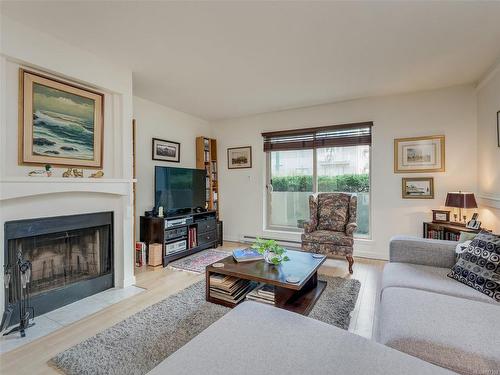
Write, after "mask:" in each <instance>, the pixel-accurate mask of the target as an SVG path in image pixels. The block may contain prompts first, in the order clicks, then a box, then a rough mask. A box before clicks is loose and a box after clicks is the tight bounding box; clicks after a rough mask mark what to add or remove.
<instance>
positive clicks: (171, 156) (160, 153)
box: [153, 138, 181, 163]
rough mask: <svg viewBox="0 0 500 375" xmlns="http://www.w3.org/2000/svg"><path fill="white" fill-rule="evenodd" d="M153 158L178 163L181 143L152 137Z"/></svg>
mask: <svg viewBox="0 0 500 375" xmlns="http://www.w3.org/2000/svg"><path fill="white" fill-rule="evenodd" d="M153 160H160V161H170V162H173V163H179V162H180V161H181V144H180V143H178V142H172V141H165V140H164V139H158V138H153Z"/></svg>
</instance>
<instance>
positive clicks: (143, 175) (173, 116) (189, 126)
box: [133, 96, 212, 238]
mask: <svg viewBox="0 0 500 375" xmlns="http://www.w3.org/2000/svg"><path fill="white" fill-rule="evenodd" d="M133 102H134V118H135V120H136V129H137V132H136V134H137V135H136V155H137V156H136V177H137V185H136V189H137V190H136V191H137V195H136V207H137V211H136V218H137V227H136V235H137V238H139V216H140V215H144V211H145V210H150V209H151V208H152V207H153V205H154V167H155V165H159V166H169V167H183V168H196V137H198V136H202V135H203V136H208V137H210V136H211V134H212V131H211V128H210V126H209V124H208V122H207V121H205V120H202V119H200V118H198V117H195V116H191V115H188V114H186V113H183V112H179V111H176V110H173V109H170V108H167V107H165V106H162V105H160V104H156V103H153V102H150V101H148V100H145V99H142V98H139V97H137V96H134V100H133ZM152 138H160V139H165V140H168V141H175V142H179V143H180V144H181V155H180V156H181V157H180V163H171V162H163V161H158V160H152V158H151V152H152V149H151V147H152V145H151V143H152Z"/></svg>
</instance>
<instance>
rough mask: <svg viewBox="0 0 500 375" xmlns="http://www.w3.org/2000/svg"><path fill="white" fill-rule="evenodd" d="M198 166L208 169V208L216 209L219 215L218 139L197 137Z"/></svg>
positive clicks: (206, 187)
mask: <svg viewBox="0 0 500 375" xmlns="http://www.w3.org/2000/svg"><path fill="white" fill-rule="evenodd" d="M196 168H198V169H204V170H205V171H206V186H205V189H206V197H205V198H206V208H207V209H208V210H213V211H216V213H217V218H218V217H219V170H218V168H219V163H218V162H217V140H215V139H212V138H207V137H197V138H196Z"/></svg>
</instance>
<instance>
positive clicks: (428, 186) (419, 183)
mask: <svg viewBox="0 0 500 375" xmlns="http://www.w3.org/2000/svg"><path fill="white" fill-rule="evenodd" d="M402 197H403V198H404V199H434V178H432V177H408V178H403V184H402Z"/></svg>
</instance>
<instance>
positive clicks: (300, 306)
mask: <svg viewBox="0 0 500 375" xmlns="http://www.w3.org/2000/svg"><path fill="white" fill-rule="evenodd" d="M325 288H326V282H325V281H321V280H317V281H316V285H315V286H314V287H312V288H310V289H307V288H305V289H306V290H303V289H302V290H298V291H294V292H293V293H290V289H284V288H279V287H276V295H277V296H278V295H279V294H280V291H282V292H283V294H282V295H283V297H282V300H281V301H280V300H279V297H277V299H278V300H277V301H276V303H275V304H274V306H275V307H279V308H281V309H285V310H288V311H292V312H295V313H298V314H302V315H308V314H309V313H310V312H311V310H312V308H313V307H314V305H315V303H316V302H317V301H318V299H319V297H321V294H322V293H323V291H324V290H325ZM206 300H207V301H208V302H212V303H217V304H219V305H222V306H226V307H230V308H233V307H236V305H238V304H239V303H241V302H243V301H245V299H243V300H242V301H240V302H239V303H233V302H229V301H225V300H222V299H219V298H216V297H212V296H210V291H209V290H207V295H206Z"/></svg>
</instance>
